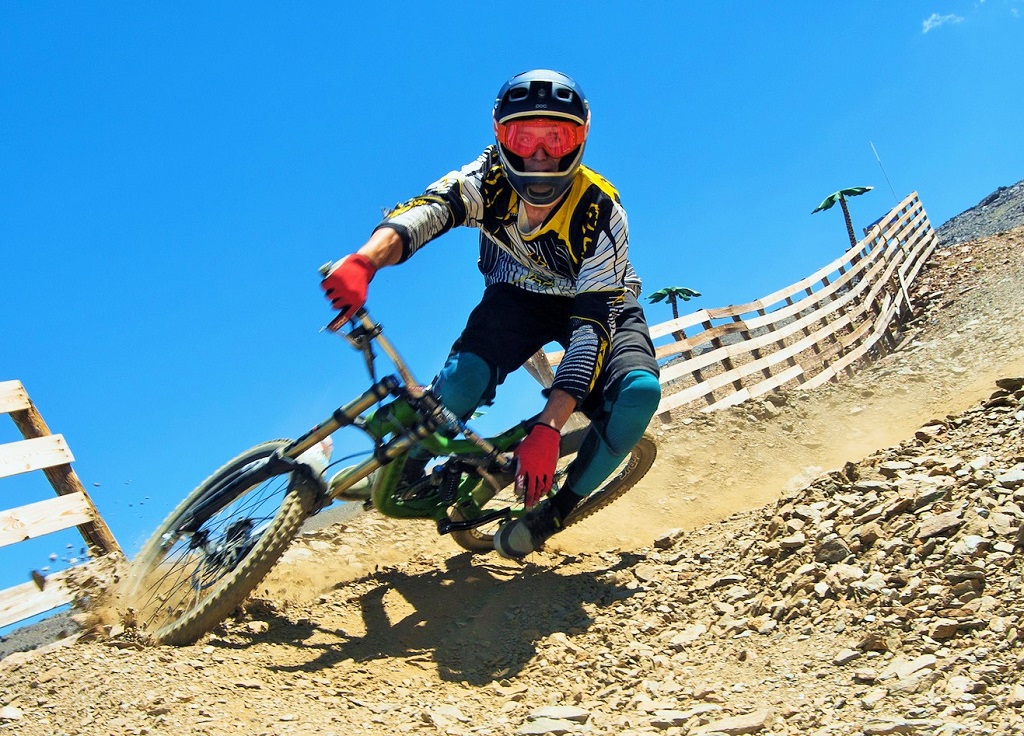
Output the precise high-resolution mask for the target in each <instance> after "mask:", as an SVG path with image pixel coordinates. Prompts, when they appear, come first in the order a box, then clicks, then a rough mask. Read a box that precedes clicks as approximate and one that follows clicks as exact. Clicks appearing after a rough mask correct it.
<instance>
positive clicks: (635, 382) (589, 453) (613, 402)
mask: <svg viewBox="0 0 1024 736" xmlns="http://www.w3.org/2000/svg"><path fill="white" fill-rule="evenodd" d="M610 393H611V394H612V396H611V398H610V399H609V400H608V401H607V402H606V403H605V407H604V408H605V410H604V414H603V416H602V417H601V418H600V419H598V421H596V422H595V423H594V424H593V425H591V427H590V431H589V432H587V435H586V437H584V438H583V443H582V444H581V445H580V449H579V452H578V453H577V454H576V460H575V461H574V462H573V465H572V469H571V470H570V471H569V481H568V482H569V486H570V488H571V489H572V492H573V493H575V494H576V495H577V496H586V495H588V494H589V493H591V492H593V491H594V490H595V489H596V488H597V487H598V486H599V485H601V483H603V482H604V481H605V479H606V478H607V477H608V476H609V475H611V473H612V471H613V470H615V467H616V466H617V465H618V464H619V463H620V462H622V460H623V459H624V458H625V457H626V455H628V454H629V451H630V450H632V449H633V445H635V444H636V443H637V442H638V441H639V440H640V438H641V437H642V436H643V433H644V430H645V429H647V424H648V423H649V422H650V421H651V417H653V416H654V412H655V411H657V409H658V403H659V402H660V401H661V384H660V383H658V378H657V376H655V375H654V374H653V373H648V372H647V371H630V372H629V373H627V374H626V375H625V376H623V378H622V380H621V381H620V382H619V385H618V387H617V390H613V391H612V392H610Z"/></svg>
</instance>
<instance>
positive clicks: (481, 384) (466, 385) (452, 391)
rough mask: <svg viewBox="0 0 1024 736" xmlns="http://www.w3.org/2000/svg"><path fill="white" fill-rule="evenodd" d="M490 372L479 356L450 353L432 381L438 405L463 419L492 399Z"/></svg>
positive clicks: (492, 373) (492, 379)
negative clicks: (439, 403)
mask: <svg viewBox="0 0 1024 736" xmlns="http://www.w3.org/2000/svg"><path fill="white" fill-rule="evenodd" d="M495 386H496V382H495V378H494V370H493V369H492V368H491V366H490V364H489V363H487V361H485V360H484V359H483V358H481V357H480V356H479V355H475V354H474V353H453V354H452V355H450V356H448V360H447V362H445V364H444V368H442V369H441V372H440V373H439V374H438V376H437V379H436V380H435V381H434V390H435V391H437V394H438V397H439V398H440V399H441V403H442V404H444V405H445V406H446V407H448V409H449V410H450V411H451V412H452V413H453V414H455V415H456V416H458V417H461V418H462V419H466V418H467V417H468V416H469V415H470V414H472V413H473V411H474V410H475V409H476V408H477V407H478V406H480V405H481V404H483V403H486V402H489V401H490V400H491V399H493V398H494V389H495Z"/></svg>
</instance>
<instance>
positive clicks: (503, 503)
mask: <svg viewBox="0 0 1024 736" xmlns="http://www.w3.org/2000/svg"><path fill="white" fill-rule="evenodd" d="M588 429H589V427H582V428H580V429H576V430H573V431H571V432H568V433H567V434H565V435H563V436H562V443H561V446H560V448H559V452H560V453H561V457H560V458H559V461H558V468H557V470H556V471H555V486H556V487H558V486H560V485H561V483H562V481H563V480H564V478H565V476H566V475H567V473H568V468H569V465H570V464H571V463H572V461H573V460H575V459H576V453H577V451H578V450H579V448H580V444H581V443H582V441H583V436H584V435H585V434H586V432H587V430H588ZM657 453H658V447H657V445H656V444H655V442H654V439H653V438H652V437H650V436H649V435H646V434H645V435H644V436H643V437H641V438H640V441H639V442H637V443H636V445H635V446H634V447H633V449H632V450H631V451H630V453H629V455H627V456H626V457H625V459H623V461H622V462H621V463H620V464H619V466H618V467H617V468H616V469H615V470H614V471H613V472H612V474H611V475H609V476H608V478H607V479H606V480H605V481H604V483H602V484H601V485H600V486H598V487H597V489H595V490H594V491H593V492H592V493H591V494H590V495H588V496H587V497H586V498H584V499H583V500H582V501H580V503H579V504H577V506H576V508H574V509H573V510H572V512H571V513H570V514H569V516H567V517H566V519H565V521H564V522H563V527H567V526H571V525H573V524H575V523H576V522H578V521H581V520H583V519H585V518H587V517H588V516H590V515H591V514H593V513H595V512H597V511H599V510H600V509H603V508H604V507H605V506H607V505H609V504H610V503H612V502H613V501H614V500H615V499H617V498H619V497H620V496H621V495H622V494H624V493H625V492H626V491H628V490H629V489H630V488H632V487H633V486H635V485H636V484H637V482H639V480H640V479H641V478H643V477H644V475H646V474H647V471H648V470H650V469H651V465H653V464H654V458H655V457H656V455H657ZM516 506H518V507H520V508H522V501H521V500H519V499H517V498H516V494H515V489H514V487H513V484H511V483H509V484H508V485H506V486H504V487H503V488H502V489H501V490H499V491H498V492H497V493H495V495H494V496H493V497H492V498H491V500H490V501H488V502H487V503H486V504H485V505H484V506H483V507H482V509H481V511H480V513H479V514H475V515H476V516H479V515H482V514H484V513H487V512H489V511H495V510H497V509H502V508H509V507H516ZM467 517H468V514H466V513H465V512H464V511H460V509H459V508H458V507H455V508H454V509H452V511H451V512H450V513H449V518H450V519H452V520H453V521H465V520H466V519H467ZM501 523H502V522H500V521H495V522H492V523H489V524H486V525H484V526H478V527H475V528H473V529H467V530H465V531H453V532H452V533H451V535H452V539H454V540H455V542H456V544H458V545H459V546H460V547H462V548H463V549H467V550H469V551H471V552H490V551H492V550H493V549H494V535H495V534H497V532H498V529H499V528H500V525H501Z"/></svg>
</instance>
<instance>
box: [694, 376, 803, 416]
mask: <svg viewBox="0 0 1024 736" xmlns="http://www.w3.org/2000/svg"><path fill="white" fill-rule="evenodd" d="M803 372H804V370H803V368H801V367H800V366H799V365H794V366H790V367H789V368H787V369H786V370H784V371H782V372H781V373H779V374H778V375H774V376H772V377H771V378H767V379H765V380H763V381H761V382H759V383H755V384H753V385H752V386H747V387H746V388H744V389H743V390H742V391H737V392H736V393H734V394H730V395H729V396H726V397H725V398H724V399H722V400H721V401H716V402H715V403H714V404H712V405H711V406H705V407H704V408H703V409H701V411H702V412H712V411H717V410H718V409H725V408H727V407H730V406H736V405H737V404H742V403H743V402H744V401H747V400H749V399H754V398H757V397H758V396H762V395H764V394H766V393H768V392H769V391H771V390H772V389H775V388H778V387H779V386H782V385H783V384H785V383H789V382H790V381H793V380H796V379H797V378H799V377H800V376H801V375H803Z"/></svg>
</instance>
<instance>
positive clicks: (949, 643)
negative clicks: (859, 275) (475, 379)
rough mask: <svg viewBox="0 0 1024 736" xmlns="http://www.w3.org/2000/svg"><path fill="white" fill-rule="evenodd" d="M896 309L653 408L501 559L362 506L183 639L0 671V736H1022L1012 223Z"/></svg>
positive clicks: (14, 660)
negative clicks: (671, 406) (894, 319)
mask: <svg viewBox="0 0 1024 736" xmlns="http://www.w3.org/2000/svg"><path fill="white" fill-rule="evenodd" d="M913 301H914V304H915V317H914V319H913V321H912V322H911V323H910V324H909V325H908V326H907V330H906V332H905V334H904V336H903V338H902V340H901V342H900V344H899V346H898V348H897V350H896V351H894V352H893V353H891V354H889V355H887V356H885V357H884V358H882V359H880V360H878V361H877V362H875V363H872V364H871V365H869V366H865V367H863V368H862V369H861V370H860V371H859V372H858V373H857V374H856V375H855V376H853V377H851V378H848V379H846V380H844V381H843V382H841V383H838V384H833V385H829V386H826V387H824V388H822V389H820V390H816V391H813V392H802V391H791V392H787V393H785V394H783V395H780V396H776V397H772V400H771V401H765V402H753V403H750V404H749V405H743V406H740V407H736V408H733V409H729V410H724V411H720V412H715V413H712V414H701V413H699V412H694V413H692V414H680V415H679V416H677V417H675V421H674V423H673V425H671V426H668V427H663V428H661V430H660V432H661V436H660V438H659V459H658V462H657V463H656V465H655V467H654V468H653V469H652V471H651V473H650V474H649V475H648V476H647V477H646V478H645V479H644V481H643V482H642V484H641V485H640V486H638V487H637V488H636V489H634V490H633V491H631V492H630V493H629V494H628V495H627V496H626V497H625V498H623V499H622V500H621V501H619V502H618V503H616V504H615V506H613V507H611V508H610V509H608V510H607V511H603V512H602V513H601V514H598V515H596V516H595V517H593V518H592V519H589V520H587V521H585V522H583V523H581V524H580V525H579V526H578V527H574V528H572V529H569V530H567V531H566V532H564V533H563V534H561V535H559V536H558V537H556V538H554V539H553V540H552V541H551V543H550V544H549V545H548V548H547V549H546V550H545V551H544V552H542V553H539V554H535V555H533V556H531V558H530V559H529V560H528V561H527V562H526V564H523V565H519V564H513V563H510V562H507V561H504V560H501V559H499V558H496V557H495V556H493V555H485V556H479V557H473V556H470V555H467V554H465V553H463V552H462V551H461V550H459V548H457V547H455V546H454V545H453V544H452V543H451V541H450V540H448V539H443V538H442V539H438V538H437V537H436V535H435V534H434V532H433V530H432V528H431V525H429V524H424V525H418V524H415V523H408V522H405V523H400V522H398V523H396V522H392V521H389V520H385V519H381V518H379V517H376V516H373V515H363V516H360V517H358V518H356V519H354V520H353V521H351V522H350V523H348V524H347V525H343V526H335V527H331V528H327V529H322V530H319V531H317V532H315V533H311V534H308V535H305V536H304V537H303V538H302V539H300V540H299V541H298V542H297V543H296V544H295V545H294V547H293V548H292V549H291V550H290V551H289V552H288V554H287V556H286V559H285V561H284V563H283V564H282V565H281V566H280V567H279V568H278V569H277V570H275V572H274V573H272V575H271V577H270V578H269V579H268V580H267V581H266V582H265V583H264V584H263V585H262V586H261V588H260V589H259V591H258V592H257V595H256V596H255V598H254V600H253V601H252V602H250V603H249V604H248V605H247V606H246V608H245V610H244V611H241V612H239V614H238V616H237V617H236V618H235V619H234V620H232V621H230V622H228V623H227V624H226V625H225V626H223V627H222V628H221V629H219V630H218V631H216V632H214V633H213V634H211V635H210V636H208V637H206V638H204V639H203V640H201V641H200V642H199V643H198V644H196V645H194V646H191V647H182V648H170V647H150V648H146V647H142V646H140V645H138V644H136V643H134V642H133V641H132V640H131V637H129V636H127V635H125V633H124V632H123V631H122V630H121V628H120V626H118V625H117V624H116V622H115V621H114V619H111V618H109V617H108V618H107V622H108V625H107V626H106V627H105V628H101V629H100V630H99V631H98V632H96V633H95V634H94V635H92V636H81V637H77V638H76V637H72V638H69V639H65V640H62V641H61V642H58V643H56V644H52V645H49V646H47V647H44V648H41V649H38V650H35V651H32V652H25V653H16V654H11V655H9V656H7V657H6V658H4V659H2V660H0V673H2V678H0V732H2V731H4V730H8V731H10V732H12V733H19V734H27V735H30V736H34V735H36V734H48V735H50V734H83V735H85V734H112V733H117V734H121V733H127V734H163V733H175V734H217V735H219V734H236V733H251V734H268V735H270V734H274V735H277V734H281V735H284V734H311V733H318V734H331V733H334V734H372V735H374V736H379V735H383V734H389V735H392V734H395V733H423V734H431V733H444V734H502V735H505V734H545V733H554V734H561V733H570V734H571V733H583V734H641V733H665V734H680V735H682V734H690V735H693V736H697V735H701V736H709V735H710V734H748V733H758V734H765V735H767V734H775V735H777V736H783V735H786V736H796V735H797V734H800V735H802V734H822V735H824V734H895V733H902V734H1018V733H1021V732H1024V678H1022V671H1024V643H1022V640H1024V603H1022V602H1021V595H1020V592H1021V590H1022V589H1024V586H1022V579H1021V578H1022V572H1024V570H1022V564H1021V559H1022V557H1021V553H1022V548H1024V532H1022V522H1024V510H1022V509H1024V440H1022V429H1024V378H1022V377H1024V343H1022V340H1021V335H1022V333H1024V330H1022V325H1024V228H1018V229H1016V230H1012V231H1010V232H1008V233H1002V234H999V235H993V236H991V237H984V238H981V239H977V240H970V241H969V242H965V243H961V244H957V245H954V246H950V247H947V248H943V249H942V250H940V251H938V252H937V253H936V255H935V257H934V258H933V259H932V261H931V263H930V264H929V266H928V268H927V269H926V270H925V271H924V272H923V274H922V275H921V277H920V278H919V279H918V281H917V283H916V284H915V285H914V294H913Z"/></svg>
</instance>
